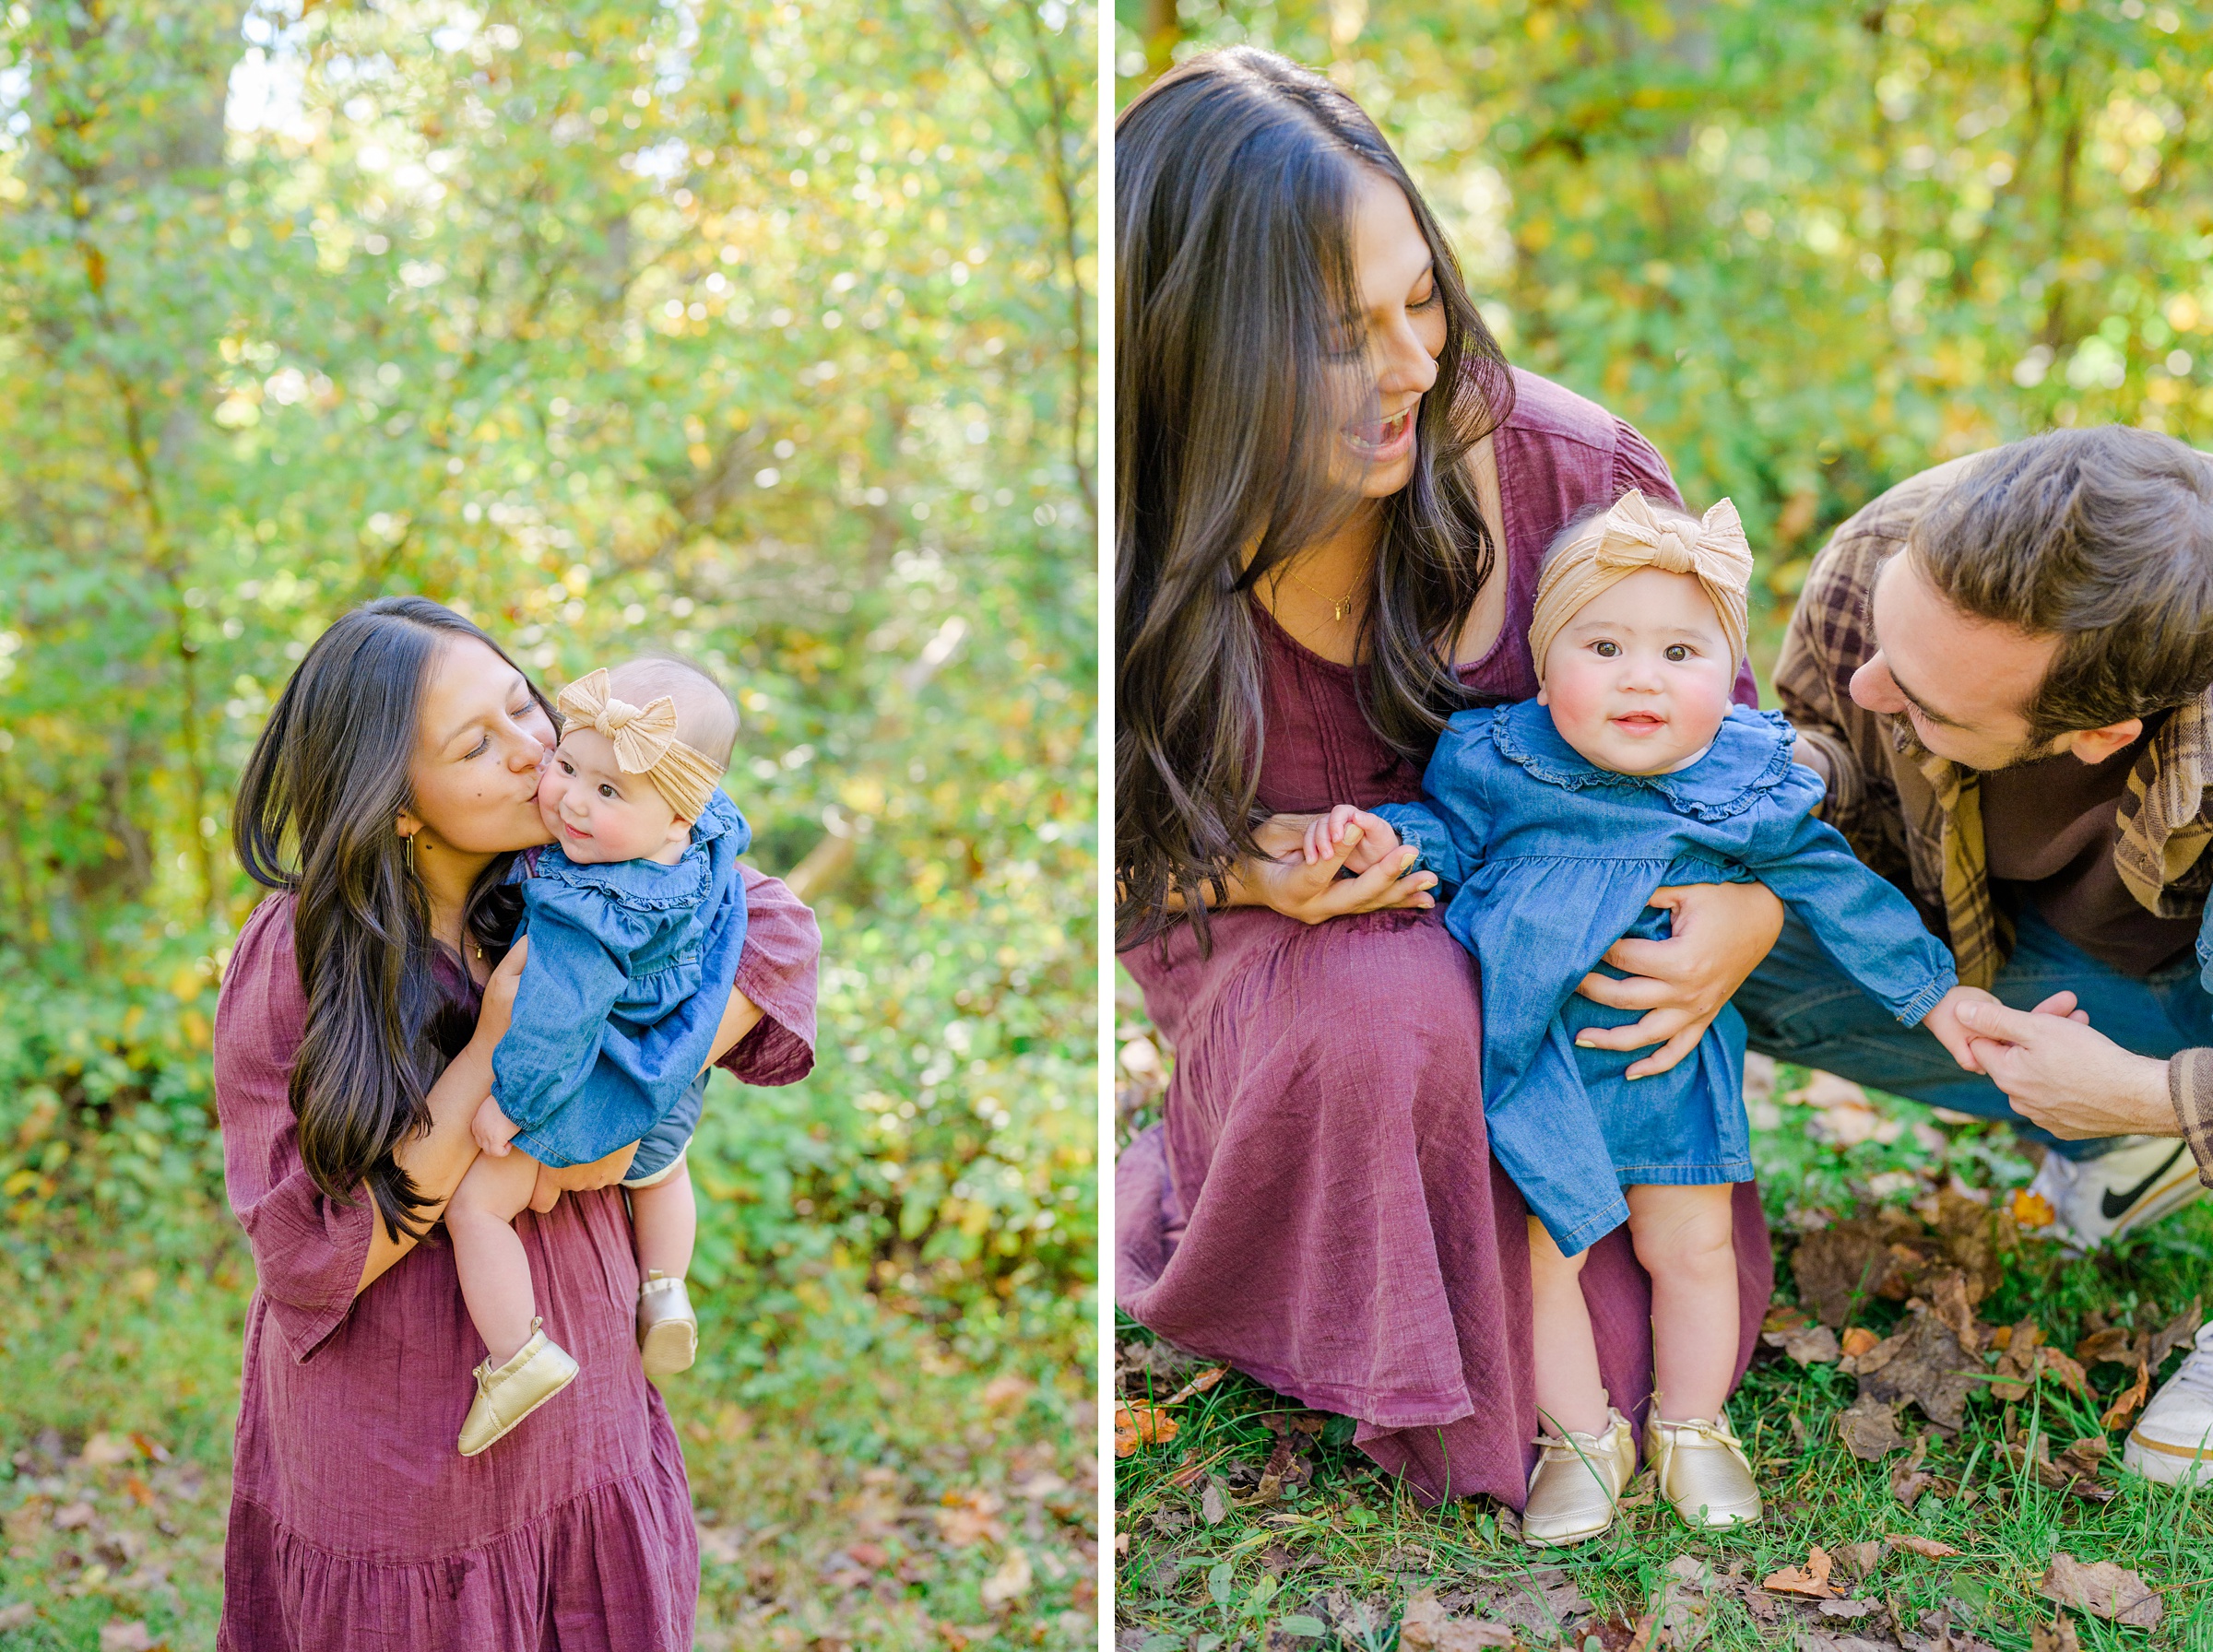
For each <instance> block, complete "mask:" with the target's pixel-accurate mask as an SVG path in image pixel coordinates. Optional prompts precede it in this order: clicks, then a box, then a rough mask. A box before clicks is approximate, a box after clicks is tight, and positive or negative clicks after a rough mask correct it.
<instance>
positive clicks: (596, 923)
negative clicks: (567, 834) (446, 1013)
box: [491, 792, 753, 1182]
mask: <svg viewBox="0 0 2213 1652" xmlns="http://www.w3.org/2000/svg"><path fill="white" fill-rule="evenodd" d="M752 835H753V834H752V828H751V827H750V826H748V825H747V824H746V821H745V817H744V816H743V815H741V814H740V813H739V812H738V808H737V805H735V804H733V803H732V802H731V801H730V800H729V798H728V797H727V796H724V795H723V794H722V793H720V792H716V794H715V796H714V800H713V801H712V802H710V803H709V804H708V805H707V807H706V808H705V809H704V810H703V811H702V812H701V814H700V817H699V819H698V820H696V821H694V822H693V823H692V842H691V844H689V845H688V846H687V847H686V848H685V850H684V855H683V858H682V859H681V860H680V861H678V862H677V863H676V864H675V865H674V866H663V865H661V864H660V863H659V862H658V861H654V860H622V861H609V862H605V863H602V864H598V865H581V864H579V863H578V862H575V861H573V860H571V859H570V858H569V857H568V856H567V855H563V854H562V852H561V849H560V847H559V845H554V846H551V847H548V848H545V849H541V850H539V851H538V855H537V857H536V859H535V861H534V862H533V864H532V866H531V867H530V875H529V877H528V878H527V879H525V880H524V883H523V927H524V930H525V931H526V932H527V934H528V935H529V937H530V956H529V958H528V959H527V961H526V962H524V964H523V980H522V984H521V985H520V986H519V987H518V988H517V989H516V992H515V1019H514V1020H513V1021H511V1022H510V1023H509V1024H508V1028H507V1033H506V1036H505V1037H503V1038H502V1039H501V1040H500V1042H499V1046H498V1047H497V1048H496V1049H494V1050H493V1051H492V1053H491V1093H492V1096H493V1098H494V1099H495V1100H497V1101H498V1103H499V1104H500V1111H501V1112H503V1113H504V1114H505V1115H507V1116H508V1117H509V1118H511V1119H513V1120H514V1121H515V1123H516V1124H518V1125H520V1126H521V1127H522V1129H521V1131H520V1132H519V1133H518V1134H517V1135H516V1137H515V1146H516V1147H518V1148H520V1149H521V1150H523V1151H524V1152H526V1153H528V1154H529V1155H530V1156H531V1157H532V1158H533V1159H536V1160H537V1161H538V1162H539V1163H541V1164H546V1165H550V1166H552V1167H553V1168H555V1169H561V1168H562V1167H563V1166H566V1165H571V1164H589V1163H591V1162H593V1161H594V1160H597V1159H604V1158H605V1157H607V1155H608V1154H609V1153H611V1152H613V1151H614V1150H616V1149H617V1148H620V1147H622V1146H623V1145H625V1144H626V1143H629V1142H633V1141H634V1142H636V1143H637V1144H638V1150H637V1153H636V1155H635V1156H634V1157H633V1159H632V1160H631V1164H630V1175H629V1177H628V1180H629V1181H631V1182H637V1181H640V1180H643V1179H644V1178H645V1177H646V1176H649V1175H653V1174H656V1173H657V1172H659V1171H662V1170H665V1169H667V1168H668V1167H669V1165H670V1164H672V1163H674V1162H675V1161H676V1156H677V1154H679V1153H680V1152H682V1151H683V1150H684V1144H685V1143H686V1142H688V1141H690V1140H691V1139H692V1131H693V1130H694V1129H696V1128H697V1127H698V1125H699V1114H700V1107H701V1105H702V1103H703V1102H704V1097H705V1093H706V1077H705V1075H704V1073H703V1072H702V1071H701V1070H700V1069H701V1068H704V1066H705V1065H706V1060H707V1055H708V1052H709V1051H710V1050H712V1049H713V1048H714V1044H715V1032H716V1028H717V1027H718V1026H719V1025H720V1024H721V1021H722V1011H723V1009H724V1006H725V1004H726V1002H727V1001H728V993H727V992H721V991H716V992H712V993H708V994H707V995H706V996H705V997H701V996H700V987H701V985H703V984H704V983H705V982H710V981H712V982H715V983H717V984H719V983H721V982H724V981H728V979H730V976H731V972H732V971H733V970H735V969H736V968H737V965H738V957H739V954H740V952H741V951H742V950H744V947H745V886H744V882H743V880H742V879H740V877H739V875H738V856H739V855H742V854H744V853H745V851H746V849H747V848H748V847H749V846H751V843H752ZM518 869H519V868H518Z"/></svg>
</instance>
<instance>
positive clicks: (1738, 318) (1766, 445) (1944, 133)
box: [1117, 0, 2213, 607]
mask: <svg viewBox="0 0 2213 1652" xmlns="http://www.w3.org/2000/svg"><path fill="white" fill-rule="evenodd" d="M1175 17H1176V19H1177V33H1178V41H1177V43H1176V44H1175V47H1174V53H1173V54H1174V55H1175V56H1176V57H1177V58H1178V59H1180V58H1181V57H1184V56H1188V55H1189V53H1192V52H1194V51H1198V50H1201V49H1202V48H1204V47H1206V46H1209V45H1216V44H1225V43H1228V42H1231V41H1240V40H1250V41H1255V42H1257V43H1260V44H1263V45H1270V46H1273V47H1275V48H1276V49H1278V50H1281V51H1284V52H1286V53H1289V54H1291V55H1292V56H1295V57H1297V58H1300V59H1302V60H1304V61H1307V62H1309V63H1313V64H1316V65H1320V66H1322V67H1324V68H1327V69H1328V70H1329V72H1330V73H1331V76H1332V77H1334V78H1335V79H1336V80H1337V81H1338V83H1339V84H1341V85H1343V87H1345V88H1346V89H1347V90H1349V91H1351V92H1352V93H1353V94H1354V95H1355V97H1357V98H1358V99H1359V100H1361V102H1362V103H1363V104H1364V105H1365V106H1366V107H1367V110H1368V111H1369V112H1370V113H1372V114H1373V115H1374V116H1375V117H1376V118H1377V120H1378V121H1379V123H1380V124H1382V126H1383V127H1384V129H1385V130H1386V131H1387V132H1388V133H1389V134H1390V135H1391V138H1392V140H1393V141H1394V142H1395V143H1396V144H1397V145H1398V146H1399V148H1400V149H1401V152H1402V154H1403V155H1404V156H1405V158H1406V159H1407V161H1408V163H1409V165H1410V166H1411V167H1412V169H1413V171H1414V176H1415V177H1416V179H1417V180H1418V181H1419V182H1420V183H1422V185H1423V187H1424V189H1425V191H1426V192H1427V193H1428V194H1429V195H1430V197H1431V199H1432V201H1433V203H1434V204H1435V205H1436V206H1437V207H1438V208H1439V210H1440V214H1441V216H1443V217H1444V218H1445V219H1446V221H1447V222H1448V224H1449V225H1450V227H1451V228H1452V229H1453V230H1454V231H1455V232H1456V236H1457V239H1458V242H1459V249H1460V253H1461V255H1462V260H1463V262H1465V263H1466V265H1467V266H1468V267H1469V274H1470V277H1471V279H1472V282H1473V286H1474V288H1475V289H1476V292H1477V295H1478V297H1479V299H1480V300H1481V301H1482V302H1483V304H1484V308H1485V313H1486V315H1488V316H1489V317H1490V318H1491V320H1492V322H1493V324H1494V325H1495V326H1496V327H1497V330H1498V331H1499V333H1500V335H1501V337H1502V339H1503V341H1504V342H1505V344H1506V346H1507V349H1508V353H1509V356H1511V357H1512V358H1513V359H1514V360H1516V361H1518V362H1520V363H1521V364H1522V365H1524V366H1527V367H1530V368H1532V369H1534V370H1535V371H1537V372H1544V373H1546V374H1549V375H1551V376H1554V377H1556V378H1559V379H1561V380H1563V381H1564V382H1565V383H1567V384H1569V385H1570V386H1571V387H1573V388H1575V389H1577V390H1580V391H1581V392H1583V393H1584V394H1586V395H1592V396H1594V397H1596V398H1598V399H1600V400H1601V401H1603V402H1604V403H1605V404H1606V405H1607V406H1608V407H1612V408H1613V409H1614V410H1615V411H1616V412H1618V413H1620V414H1621V415H1622V416H1623V417H1625V418H1627V419H1631V420H1632V421H1634V422H1636V423H1637V424H1638V425H1639V426H1640V427H1641V428H1642V429H1643V430H1644V431H1646V433H1647V434H1648V435H1650V436H1651V438H1652V439H1653V440H1654V442H1656V443H1658V444H1659V446H1660V448H1661V450H1662V451H1663V453H1664V454H1666V455H1667V457H1668V459H1669V461H1670V462H1671V463H1672V464H1673V466H1675V473H1676V478H1677V480H1678V481H1679V482H1680V484H1681V485H1682V488H1683V490H1684V492H1685V494H1686V496H1687V497H1688V498H1690V499H1691V500H1692V501H1694V502H1701V501H1709V500H1710V499H1712V498H1713V497H1715V496H1717V495H1719V494H1723V493H1726V494H1730V495H1733V496H1734V498H1735V500H1736V501H1737V503H1738V505H1739V507H1740V508H1741V509H1742V510H1743V513H1744V515H1745V518H1746V525H1747V526H1748V527H1749V528H1750V529H1751V531H1752V534H1753V537H1754V541H1755V543H1756V544H1762V545H1764V546H1766V547H1767V548H1768V549H1769V555H1768V560H1767V579H1768V583H1769V597H1770V599H1771V601H1772V602H1773V603H1775V604H1777V605H1781V606H1784V607H1787V600H1788V598H1789V597H1790V596H1793V594H1794V593H1795V591H1796V589H1797V584H1798V582H1799V581H1800V580H1801V579H1802V578H1803V576H1804V573H1805V562H1806V559H1807V558H1808V557H1809V556H1810V555H1811V553H1812V552H1813V550H1815V549H1817V548H1818V546H1819V545H1820V543H1821V540H1822V537H1823V536H1824V535H1825V533H1826V531H1827V529H1828V527H1829V526H1830V525H1833V524H1834V523H1836V522H1837V521H1838V520H1840V518H1841V517H1843V516H1844V515H1846V514H1848V513H1851V512H1852V510H1854V509H1856V508H1857V507H1858V506H1859V505H1861V504H1862V503H1864V501H1866V500H1867V499H1869V498H1870V497H1872V496H1873V495H1874V494H1875V493H1876V492H1878V491H1880V490H1882V489H1883V488H1885V487H1888V485H1890V484H1891V483H1892V482H1894V481H1896V480H1898V479H1899V478H1901V477H1903V476H1906V475H1908V474H1911V472H1913V471H1915V470H1917V469H1920V468H1922V467H1923V466H1927V465H1930V464H1933V463H1935V462H1937V461H1939V460H1942V459H1947V458H1950V457H1953V456H1956V455H1958V454H1963V453H1969V452H1972V451H1974V450H1976V449H1978V448H1982V447H1985V446H1989V445H1992V444H1994V443H1999V442H2003V441H2006V440H2009V439H2012V438H2014V437H2017V436H2020V435H2025V434H2028V433H2030V432H2031V431H2036V430H2040V429H2044V428H2048V427H2050V426H2052V425H2054V424H2075V423H2089V422H2097V421H2106V420H2121V421H2125V422H2129V423H2135V424H2141V425H2146V426H2148V427H2150V428H2152V429H2157V430H2165V431H2171V432H2172V433H2174V434H2176V435H2178V436H2182V437H2183V438H2184V439H2185V440H2200V439H2203V435H2204V433H2205V432H2206V431H2209V430H2213V372H2208V367H2213V360H2209V358H2213V283H2209V282H2208V280H2207V257H2208V254H2213V171H2208V145H2209V144H2213V116H2208V114H2207V104H2208V100H2207V92H2208V89H2213V18H2209V16H2208V14H2207V12H2206V11H2204V10H2203V9H2202V8H2198V7H2192V6H2181V5H2178V4H2172V3H2170V0H1988V3H1982V4H1974V5H1968V4H1961V3H1959V0H1942V3H1926V0H1923V3H1919V4H1915V3H1899V4H1886V3H1883V0H1876V4H1873V5H1868V6H1853V7H1838V6H1821V5H1814V4H1807V3H1805V0H1673V3H1663V0H1589V3H1587V4H1586V3H1575V4H1569V3H1566V0H1434V3H1428V4H1423V5H1418V6H1391V7H1380V6H1379V7H1376V8H1374V9H1373V10H1370V9H1369V8H1368V7H1367V6H1365V5H1363V4H1361V0H1277V3H1274V4H1259V5H1249V4H1243V3H1242V0H1231V3H1229V4H1225V5H1217V4H1214V3H1213V0H1179V3H1178V5H1177V6H1176V8H1175ZM1118 22H1119V25H1120V32H1119V38H1118V45H1117V53H1118V64H1117V66H1118V71H1119V73H1120V75H1121V76H1122V77H1124V78H1123V79H1122V81H1121V85H1120V91H1121V94H1122V97H1123V99H1124V100H1127V98H1128V97H1129V96H1130V95H1133V94H1134V92H1135V91H1136V90H1137V89H1138V88H1139V87H1140V86H1142V84H1143V83H1144V81H1145V80H1146V79H1147V78H1148V77H1149V76H1150V75H1151V74H1152V73H1154V72H1155V68H1156V64H1155V62H1154V59H1155V58H1158V57H1159V56H1160V53H1158V52H1157V51H1155V49H1154V44H1153V42H1154V41H1156V40H1157V38H1158V33H1159V25H1158V20H1157V18H1155V17H1154V8H1153V7H1151V6H1147V5H1140V4H1138V3H1136V0H1124V3H1123V5H1122V6H1121V7H1120V9H1119V12H1118ZM1149 52H1151V53H1154V56H1153V57H1152V58H1149V57H1148V55H1147V53H1149Z"/></svg>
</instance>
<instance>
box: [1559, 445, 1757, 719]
mask: <svg viewBox="0 0 2213 1652" xmlns="http://www.w3.org/2000/svg"><path fill="white" fill-rule="evenodd" d="M1639 568H1659V569H1663V570H1664V571H1665V572H1669V573H1690V574H1696V575H1697V576H1698V584H1701V585H1703V586H1705V587H1706V595H1707V596H1708V598H1709V599H1710V600H1711V602H1712V603H1713V611H1714V612H1715V614H1717V615H1719V616H1720V618H1721V621H1722V633H1723V635H1725V636H1726V637H1727V638H1728V640H1729V646H1730V647H1731V649H1733V650H1734V653H1733V654H1732V655H1730V663H1731V664H1732V665H1734V664H1735V663H1736V662H1737V661H1738V660H1741V659H1743V658H1744V657H1745V631H1746V609H1747V608H1748V606H1749V599H1748V596H1747V592H1748V590H1749V587H1750V585H1751V584H1752V548H1751V546H1750V545H1748V544H1746V541H1745V525H1744V524H1743V523H1742V522H1740V521H1738V520H1737V515H1736V507H1735V506H1734V505H1733V504H1731V503H1730V502H1729V501H1727V500H1725V499H1724V500H1722V501H1721V502H1720V503H1718V504H1716V505H1715V506H1714V507H1713V509H1712V510H1710V511H1709V512H1707V513H1706V515H1705V517H1704V519H1703V520H1701V521H1700V522H1699V523H1698V525H1697V526H1696V527H1695V528H1694V527H1692V526H1691V525H1690V524H1689V523H1688V522H1687V521H1686V520H1684V519H1683V518H1681V517H1678V516H1675V515H1674V514H1672V513H1670V514H1669V515H1666V516H1663V515H1661V514H1660V513H1658V512H1656V511H1654V510H1653V509H1652V507H1651V503H1650V502H1649V501H1647V500H1646V499H1645V497H1644V495H1643V494H1642V493H1639V491H1638V490H1636V489H1634V488H1632V489H1630V490H1629V491H1628V492H1627V493H1625V494H1623V495H1622V496H1621V497H1620V498H1619V499H1617V500H1615V501H1614V508H1613V509H1612V510H1610V511H1608V512H1607V513H1605V514H1604V516H1601V517H1599V518H1597V519H1596V520H1594V521H1593V522H1592V523H1591V524H1590V525H1588V526H1586V527H1585V528H1584V530H1583V532H1582V533H1581V534H1580V536H1579V537H1577V538H1576V539H1575V540H1573V541H1572V542H1571V543H1569V544H1568V546H1567V547H1565V548H1564V549H1561V550H1560V551H1558V552H1557V553H1556V554H1555V555H1554V557H1553V559H1552V560H1551V561H1550V562H1548V563H1547V564H1546V565H1545V568H1544V578H1542V579H1541V580H1539V581H1538V582H1537V601H1536V611H1535V613H1534V614H1533V615H1532V617H1531V619H1530V624H1529V651H1530V653H1531V654H1532V655H1535V656H1536V662H1537V681H1538V682H1540V683H1542V682H1543V681H1544V654H1545V651H1546V650H1547V649H1549V648H1550V647H1551V646H1552V640H1553V638H1555V637H1556V636H1557V635H1559V632H1560V627H1562V626H1563V625H1566V624H1567V623H1568V620H1570V619H1574V618H1575V616H1576V615H1577V614H1579V613H1580V612H1581V611H1582V609H1583V608H1584V607H1585V606H1586V605H1587V604H1588V603H1590V602H1591V601H1592V599H1593V598H1594V597H1596V596H1599V594H1600V593H1601V592H1604V591H1605V590H1608V589H1609V588H1611V587H1612V586H1615V585H1617V584H1620V583H1621V582H1622V581H1623V580H1625V579H1627V578H1628V577H1629V575H1630V574H1632V573H1634V572H1637V571H1638V570H1639Z"/></svg>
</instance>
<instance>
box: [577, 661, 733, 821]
mask: <svg viewBox="0 0 2213 1652" xmlns="http://www.w3.org/2000/svg"><path fill="white" fill-rule="evenodd" d="M559 704H560V708H561V732H562V734H563V735H566V734H567V733H568V732H569V731H570V730H571V729H573V728H589V729H591V730H593V731H594V732H596V733H598V734H601V735H604V736H606V737H607V738H608V740H609V742H611V743H612V744H613V746H614V748H615V761H616V763H617V764H618V765H620V766H621V770H622V773H625V774H643V775H645V777H646V778H647V779H648V780H650V781H652V782H653V784H654V785H655V786H657V788H658V789H659V791H660V794H661V796H664V797H666V798H667V799H668V800H669V808H673V809H675V810H676V812H677V813H678V814H680V815H681V816H682V817H683V818H684V819H685V820H698V819H699V817H700V816H701V815H702V814H704V812H705V811H706V807H707V804H708V801H709V800H710V799H711V798H713V796H715V788H716V785H718V784H719V783H720V782H721V780H722V767H721V765H720V764H718V763H716V762H715V761H713V760H712V759H710V758H709V757H708V756H707V754H706V753H705V752H704V751H702V750H700V749H698V748H697V747H694V746H687V745H685V744H684V743H683V741H681V740H680V739H678V738H677V737H676V702H675V701H674V700H673V699H672V698H670V697H669V695H667V694H663V695H662V696H661V697H660V698H659V699H658V700H656V701H654V702H651V703H650V704H647V705H643V706H637V705H633V704H631V703H630V702H629V701H627V700H617V699H615V698H614V697H613V696H611V695H610V694H609V692H608V691H607V668H606V667H604V666H603V667H600V668H599V669H598V670H597V671H594V672H592V673H590V674H589V675H588V676H585V677H580V678H577V679H576V680H575V681H574V682H573V683H571V684H570V685H569V686H568V687H567V688H565V689H563V690H562V691H561V700H560V702H559Z"/></svg>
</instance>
